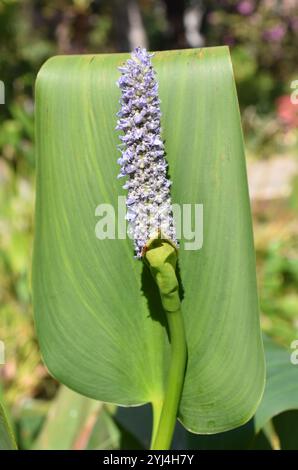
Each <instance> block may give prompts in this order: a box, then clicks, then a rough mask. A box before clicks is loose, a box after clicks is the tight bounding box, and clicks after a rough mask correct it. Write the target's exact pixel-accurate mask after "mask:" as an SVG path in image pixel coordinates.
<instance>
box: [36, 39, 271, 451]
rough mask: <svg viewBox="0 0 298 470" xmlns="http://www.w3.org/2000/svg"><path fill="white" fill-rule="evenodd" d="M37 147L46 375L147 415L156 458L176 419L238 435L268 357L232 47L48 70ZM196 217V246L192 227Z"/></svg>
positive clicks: (200, 429) (59, 60) (91, 60)
mask: <svg viewBox="0 0 298 470" xmlns="http://www.w3.org/2000/svg"><path fill="white" fill-rule="evenodd" d="M151 61H152V63H151ZM123 64H124V65H123ZM121 65H122V67H121V74H119V72H118V67H119V66H121ZM152 65H154V70H153V68H152ZM119 75H120V79H119ZM117 79H119V86H120V90H119V88H118V87H117V86H116V81H117ZM157 82H158V85H157ZM120 95H121V109H120V112H119V115H118V129H119V131H121V132H119V136H120V137H121V145H120V150H121V155H119V156H120V159H119V163H120V167H121V169H120V175H121V176H123V178H124V181H125V182H124V185H125V188H126V189H124V190H122V188H121V186H122V181H123V178H120V179H117V174H118V172H119V167H118V165H117V151H116V146H117V143H119V142H118V135H117V133H116V132H115V130H114V129H115V125H116V119H117V118H116V113H117V111H119V97H120ZM159 96H160V98H161V102H160V101H159ZM161 110H162V123H163V131H162V133H161V126H160V123H161ZM163 141H164V142H165V143H166V146H164V143H163ZM36 143H37V166H36V168H37V175H36V181H37V192H36V221H35V241H34V257H33V276H32V282H33V304H34V314H35V322H36V328H37V334H38V340H39V345H40V348H41V353H42V356H43V359H44V361H45V363H46V365H47V367H48V369H49V370H50V372H51V374H52V375H53V376H54V377H55V378H56V379H57V380H58V381H59V382H60V383H63V384H65V385H66V386H67V387H69V388H71V389H72V390H74V391H76V392H78V393H80V394H81V395H84V396H86V397H89V398H93V399H95V400H99V401H101V402H108V403H113V404H117V405H119V406H125V407H130V406H139V405H145V404H151V405H152V408H153V415H154V420H153V422H154V423H153V432H152V448H154V449H156V448H160V449H165V448H168V447H169V446H170V442H171V436H172V432H173V429H174V425H175V421H176V417H177V416H178V419H179V420H180V422H181V423H182V425H183V426H184V427H185V428H186V429H188V430H189V431H191V432H193V433H197V434H215V433H221V432H224V431H228V430H230V429H233V428H236V427H239V426H241V425H243V424H244V423H246V422H247V421H248V420H249V419H250V418H251V417H252V416H253V414H254V413H255V410H256V408H257V406H258V403H259V401H260V398H261V396H262V392H263V388H264V356H263V346H262V340H261V333H260V323H259V308H258V297H257V284H256V270H255V253H254V247H253V235H252V225H251V213H250V206H249V197H248V191H247V178H246V171H245V155H244V147H243V140H242V132H241V121H240V114H239V107H238V101H237V94H236V87H235V81H234V77H233V70H232V67H231V60H230V55H229V51H228V49H227V48H226V47H215V48H213V47H211V48H203V49H187V50H179V51H162V52H157V53H156V54H155V55H154V57H150V55H148V53H147V52H146V51H144V50H141V49H137V50H136V51H134V52H133V54H132V55H130V54H99V55H77V56H66V57H64V56H57V57H54V58H51V59H50V60H49V61H47V63H46V64H45V65H44V66H43V67H42V69H41V70H40V72H39V74H38V78H37V85H36ZM165 148H166V151H167V160H168V162H169V168H170V174H171V179H172V182H173V185H172V186H171V187H170V181H169V180H168V178H167V164H166V161H165ZM170 189H171V194H170ZM122 192H123V194H125V197H126V202H127V208H126V207H125V208H124V209H125V210H124V211H123V210H122V204H119V196H120V197H121V201H122ZM171 197H172V198H173V207H174V202H175V207H174V209H175V221H176V234H175V227H174V223H173V217H172V211H171ZM201 204H202V205H203V206H204V220H203V226H201V225H200V227H201V228H202V229H203V230H202V233H203V235H204V236H203V238H204V242H203V245H202V248H200V249H194V248H191V247H189V246H187V241H189V240H191V238H190V237H189V236H188V235H189V234H188V233H187V230H185V224H186V226H187V227H190V226H191V225H193V222H195V221H196V218H195V216H194V215H193V214H194V213H195V212H193V209H196V207H197V205H201ZM177 206H178V209H181V211H180V214H181V217H180V219H179V217H177V213H176V209H177ZM185 208H186V209H191V212H189V211H187V210H184V209H185ZM125 213H126V217H127V219H128V225H129V230H130V233H131V236H132V238H133V240H134V248H135V256H136V258H137V259H134V256H133V246H132V241H131V239H130V238H129V237H127V236H126V231H125V227H124V225H125V224H124V223H123V222H125V220H124V219H125ZM185 217H186V219H187V220H186V222H184V220H185ZM180 222H181V223H180ZM200 224H201V222H200ZM99 225H100V227H101V228H103V230H101V231H100V233H101V236H98V235H97V233H98V231H97V228H98V226H99ZM181 227H182V230H180V229H181ZM177 239H178V240H179V249H178V243H177ZM178 252H179V275H180V274H181V280H182V283H183V289H182V285H181V286H180V289H178V280H177V273H178V269H177V267H176V265H177V259H178ZM150 272H151V273H152V275H151V274H150ZM156 286H158V288H156V289H155V287H156ZM158 289H159V292H158ZM179 290H180V291H183V299H181V302H180V298H179V292H178V291H179ZM159 293H160V295H159ZM160 300H161V301H160ZM180 304H181V305H182V310H183V318H182V313H181V305H180ZM164 312H165V314H164ZM184 328H185V335H184ZM185 338H186V341H185ZM186 342H187V367H186V368H185V363H186V344H185V343H186ZM178 404H179V407H178ZM131 412H133V411H131ZM134 412H136V413H138V410H135V411H134ZM144 445H146V446H147V444H145V443H144Z"/></svg>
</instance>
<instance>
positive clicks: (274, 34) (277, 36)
mask: <svg viewBox="0 0 298 470" xmlns="http://www.w3.org/2000/svg"><path fill="white" fill-rule="evenodd" d="M285 34H286V27H285V25H284V24H282V23H280V24H277V25H276V26H272V28H269V29H267V30H266V31H264V34H263V37H264V39H266V40H267V41H272V42H280V41H281V40H282V39H283V38H284V36H285Z"/></svg>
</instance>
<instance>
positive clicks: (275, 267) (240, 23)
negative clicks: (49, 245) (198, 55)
mask: <svg viewBox="0 0 298 470" xmlns="http://www.w3.org/2000/svg"><path fill="white" fill-rule="evenodd" d="M297 36H298V11H297V2H295V0H285V1H283V2H279V1H275V0H258V1H257V0H255V1H254V0H241V1H232V0H221V1H218V2H214V1H205V2H202V1H196V0H193V1H191V0H189V1H186V0H185V1H178V0H177V1H176V0H139V1H133V0H129V1H127V2H123V1H121V0H94V1H91V0H73V1H71V0H59V1H58V0H48V1H43V0H23V1H21V0H2V1H0V79H1V80H2V81H3V82H4V83H5V95H6V96H5V97H6V104H5V105H0V120H1V126H0V237H1V238H0V240H1V244H0V339H4V340H5V346H6V363H5V365H1V366H0V376H1V384H2V388H3V391H4V397H5V400H6V403H7V404H8V405H9V408H10V409H11V410H12V415H13V419H14V422H15V425H16V430H17V433H18V440H19V445H21V447H24V448H28V447H29V446H30V445H31V444H32V442H33V439H34V437H35V436H36V435H37V433H38V429H39V428H40V426H41V423H42V422H43V420H44V417H45V416H46V413H47V410H48V408H49V406H58V405H55V403H56V401H57V400H58V399H59V395H57V394H56V392H57V389H58V384H57V383H56V382H55V381H54V380H53V379H52V378H50V377H49V375H48V373H47V371H46V370H45V368H44V366H43V364H42V362H41V359H40V354H39V348H38V344H37V341H36V338H35V333H34V328H33V321H32V308H31V298H30V295H31V294H30V270H31V250H32V236H33V207H34V158H35V157H34V155H35V146H34V130H33V129H34V122H33V111H34V101H33V95H34V92H33V88H34V81H35V77H36V73H37V71H38V70H39V68H40V66H41V65H42V63H43V62H44V61H45V60H46V59H47V58H48V57H49V56H51V55H54V54H65V53H67V54H72V53H84V52H98V53H100V52H114V51H123V50H129V49H130V48H131V47H133V46H135V45H136V44H142V45H147V46H148V47H149V48H151V49H156V50H158V49H159V50H161V49H174V48H183V47H199V46H201V45H205V46H209V45H215V44H216V45H222V44H228V45H230V47H231V53H232V59H233V65H234V71H235V76H236V81H237V88H238V94H239V100H240V106H241V112H242V119H243V128H244V133H245V141H246V150H247V163H248V174H249V183H250V194H251V202H252V208H253V215H254V233H255V243H256V252H257V269H258V281H259V294H260V307H261V320H262V327H263V330H264V331H265V332H266V333H267V334H268V335H269V336H270V337H272V338H273V339H274V340H275V341H276V342H278V343H280V344H282V345H283V346H285V347H286V348H287V349H289V348H290V344H291V342H292V341H293V340H294V339H297V338H298V314H297V311H298V293H297V281H298V222H297V210H298V207H297V204H298V203H297V195H298V176H297V175H298V162H297V157H296V156H295V155H297V124H298V105H293V104H292V103H291V100H290V94H291V92H292V89H291V82H292V81H293V80H297V79H298V70H297V52H296V49H297V48H296V44H297V39H298V37H297ZM297 367H298V366H297ZM63 399H65V398H63V396H62V398H60V400H63ZM52 402H53V405H52ZM77 406H85V405H84V404H80V405H78V404H74V407H73V409H72V411H73V413H74V415H76V413H78V415H80V413H82V411H80V410H76V407H77ZM86 409H90V416H91V418H90V419H91V420H92V416H93V414H92V413H94V409H93V406H92V405H90V404H89V405H86ZM102 410H104V411H102ZM102 410H101V413H100V416H101V420H102V421H101V424H98V423H97V425H96V426H97V431H96V429H95V431H94V435H93V436H90V439H91V438H92V439H93V441H92V442H93V444H92V446H93V447H94V446H95V447H98V446H99V447H100V446H103V445H105V444H102V443H103V442H109V443H111V442H112V443H113V444H107V447H109V445H113V446H115V447H117V446H119V445H120V441H121V439H122V440H123V435H122V434H121V433H120V431H119V429H121V426H122V425H123V424H121V422H120V424H119V423H118V424H117V426H116V427H115V422H114V421H112V420H111V418H110V416H111V414H113V413H115V410H110V409H109V410H106V409H105V408H104V407H103V408H102ZM102 423H104V425H103V424H102ZM47 425H48V426H49V427H51V425H50V424H47ZM88 429H89V428H88ZM69 435H71V436H72V434H71V433H70V434H69ZM42 439H43V438H42V437H40V442H45V440H42ZM71 439H72V438H69V441H68V442H67V443H65V446H70V441H71ZM125 439H128V441H129V439H130V441H129V442H130V443H131V442H134V440H133V437H132V436H131V435H129V434H126V436H125ZM76 442H82V441H76ZM84 442H85V441H84ZM95 442H96V443H95ZM85 444H86V442H85ZM85 444H84V445H85ZM72 445H73V446H75V444H72ZM78 445H79V444H76V446H78ZM86 445H87V444H86ZM88 445H89V444H88ZM90 445H91V444H90ZM122 445H123V442H122ZM130 445H133V444H130ZM134 445H135V444H134Z"/></svg>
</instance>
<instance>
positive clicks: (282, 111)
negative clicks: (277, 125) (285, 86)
mask: <svg viewBox="0 0 298 470" xmlns="http://www.w3.org/2000/svg"><path fill="white" fill-rule="evenodd" d="M276 112H277V116H278V118H279V120H280V121H281V122H282V124H284V125H285V126H287V127H289V128H295V127H298V105H297V104H296V105H295V104H293V103H292V102H291V98H290V96H288V95H283V96H280V97H279V98H278V99H277V100H276Z"/></svg>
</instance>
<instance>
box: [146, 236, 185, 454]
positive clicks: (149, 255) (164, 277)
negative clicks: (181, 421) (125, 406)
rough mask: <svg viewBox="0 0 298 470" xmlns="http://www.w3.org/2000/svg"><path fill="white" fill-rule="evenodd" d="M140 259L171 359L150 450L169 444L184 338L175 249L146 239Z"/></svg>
mask: <svg viewBox="0 0 298 470" xmlns="http://www.w3.org/2000/svg"><path fill="white" fill-rule="evenodd" d="M144 261H145V262H146V263H147V265H148V266H149V269H150V271H151V274H152V276H153V278H154V280H155V282H156V284H157V286H158V289H159V293H160V297H161V302H162V305H163V308H164V311H165V313H166V316H167V322H168V327H169V335H170V343H171V360H170V368H169V372H168V378H167V384H166V391H165V395H164V399H163V403H162V407H161V403H160V402H157V403H154V404H153V413H154V420H153V423H154V424H153V432H152V444H151V449H152V450H156V449H158V450H167V449H169V448H170V446H171V442H172V438H173V434H174V430H175V424H176V419H177V413H178V408H179V402H180V398H181V394H182V389H183V382H184V374H185V365H186V359H187V349H186V339H185V331H184V323H183V317H182V313H181V303H180V297H179V284H178V280H177V276H176V264H177V249H176V248H175V247H174V246H173V245H172V244H171V243H170V242H169V241H168V240H165V239H162V238H161V237H158V238H154V239H152V240H150V242H149V243H148V245H147V247H146V251H145V255H144Z"/></svg>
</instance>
